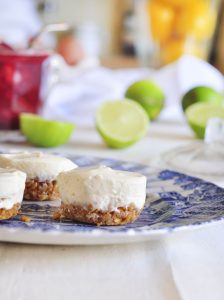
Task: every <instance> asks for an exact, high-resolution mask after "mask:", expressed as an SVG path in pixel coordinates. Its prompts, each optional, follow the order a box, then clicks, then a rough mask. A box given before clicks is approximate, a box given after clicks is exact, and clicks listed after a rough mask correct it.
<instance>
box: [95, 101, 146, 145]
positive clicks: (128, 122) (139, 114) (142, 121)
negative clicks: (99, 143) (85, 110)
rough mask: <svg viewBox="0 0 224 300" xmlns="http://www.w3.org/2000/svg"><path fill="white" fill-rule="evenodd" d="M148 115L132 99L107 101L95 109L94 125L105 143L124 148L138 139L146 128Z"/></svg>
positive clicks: (144, 132)
mask: <svg viewBox="0 0 224 300" xmlns="http://www.w3.org/2000/svg"><path fill="white" fill-rule="evenodd" d="M148 124H149V120H148V116H147V114H146V113H145V111H144V109H143V108H142V107H141V106H140V105H139V104H138V103H135V102H134V101H131V100H125V101H124V100H121V101H108V102H106V103H104V104H103V105H101V107H100V108H99V109H98V111H97V117H96V126H97V129H98V131H99V133H100V134H101V136H102V137H103V139H104V141H105V142H106V144H107V145H108V146H110V147H113V148H125V147H128V146H130V145H132V144H134V143H136V142H137V141H138V140H140V139H141V138H142V137H143V136H144V135H145V134H146V132H147V130H148Z"/></svg>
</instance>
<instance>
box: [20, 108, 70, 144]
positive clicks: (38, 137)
mask: <svg viewBox="0 0 224 300" xmlns="http://www.w3.org/2000/svg"><path fill="white" fill-rule="evenodd" d="M74 128H75V125H74V124H72V123H67V122H60V121H54V120H47V119H44V118H42V117H39V116H37V115H34V114H27V113H22V114H20V130H21V132H22V133H23V134H24V135H25V136H26V138H27V140H28V141H29V142H30V143H32V144H33V145H35V146H38V147H57V146H60V145H63V144H64V143H65V142H67V140H68V139H69V137H70V136H71V134H72V132H73V130H74Z"/></svg>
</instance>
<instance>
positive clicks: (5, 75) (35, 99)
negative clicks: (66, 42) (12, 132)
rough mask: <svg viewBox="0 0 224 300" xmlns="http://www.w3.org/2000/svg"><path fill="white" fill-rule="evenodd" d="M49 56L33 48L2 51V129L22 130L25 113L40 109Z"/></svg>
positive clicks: (0, 81)
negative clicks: (20, 124) (20, 123)
mask: <svg viewBox="0 0 224 300" xmlns="http://www.w3.org/2000/svg"><path fill="white" fill-rule="evenodd" d="M48 57H49V54H47V53H37V52H33V51H32V52H30V51H23V52H14V51H0V129H18V127H19V121H18V116H19V114H20V113H21V112H29V113H38V112H40V110H41V108H42V104H43V97H44V95H43V90H44V84H45V82H44V81H45V80H44V79H45V78H46V76H45V74H44V73H45V72H46V71H47V70H46V60H47V58H48Z"/></svg>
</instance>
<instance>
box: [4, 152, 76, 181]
mask: <svg viewBox="0 0 224 300" xmlns="http://www.w3.org/2000/svg"><path fill="white" fill-rule="evenodd" d="M0 167H3V168H15V169H18V170H20V171H22V172H25V173H26V174H27V180H29V179H34V178H38V179H39V181H45V180H54V179H56V177H57V175H58V174H59V173H60V172H63V171H69V170H72V169H74V168H76V167H77V165H76V164H74V163H73V162H72V161H71V160H69V159H67V158H65V157H60V156H57V155H52V154H47V153H42V152H33V153H32V152H30V153H29V152H23V153H13V154H11V153H10V154H0Z"/></svg>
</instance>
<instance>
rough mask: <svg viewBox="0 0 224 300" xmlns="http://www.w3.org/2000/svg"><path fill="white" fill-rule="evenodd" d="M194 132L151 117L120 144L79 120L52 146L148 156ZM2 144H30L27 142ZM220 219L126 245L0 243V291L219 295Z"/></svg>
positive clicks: (192, 299) (222, 266)
mask: <svg viewBox="0 0 224 300" xmlns="http://www.w3.org/2000/svg"><path fill="white" fill-rule="evenodd" d="M192 139H193V135H192V133H191V131H190V129H189V128H188V126H187V125H186V124H185V122H184V120H181V119H175V118H173V119H169V120H168V119H166V118H163V120H160V121H157V122H154V123H152V124H151V127H150V130H149V133H148V135H147V136H146V137H145V138H144V139H143V140H142V141H140V142H139V143H138V144H136V145H135V146H133V147H131V148H128V149H124V150H112V149H108V148H106V147H105V145H104V144H103V142H102V140H101V138H100V137H99V135H98V134H97V132H96V130H95V128H94V127H83V128H82V127H79V128H78V129H77V130H76V132H75V133H74V136H73V139H72V141H71V142H70V143H69V144H67V145H66V146H63V147H61V148H60V149H57V151H62V152H67V153H74V154H83V155H96V156H103V157H112V158H119V159H124V160H132V161H137V162H141V163H146V164H150V162H153V161H154V159H155V158H156V157H157V156H158V154H159V153H162V152H164V151H166V150H168V149H171V148H173V147H174V146H177V145H183V144H186V143H189V142H191V141H192ZM1 147H10V148H16V149H27V147H28V148H29V146H28V145H26V144H17V145H16V144H12V143H8V144H1ZM223 231H224V223H223V222H220V223H218V224H216V225H212V226H210V227H206V228H202V229H200V230H195V231H184V232H183V233H177V234H168V235H167V236H166V237H165V238H163V239H161V240H156V241H148V242H142V243H136V244H129V245H112V246H78V247H77V246H76V247H66V246H63V247H62V246H38V245H16V244H4V243H1V244H0V291H1V296H0V299H4V300H8V299H18V300H26V299H27V300H28V299H29V300H30V299H32V300H40V299H54V300H57V299H58V300H59V299H60V300H61V299H77V300H86V299H91V300H95V299H96V300H101V299H107V300H110V299H111V300H114V299H117V300H121V299H122V300H123V299H129V300H132V299H133V300H136V299H141V300H142V299H150V300H223V299H224V284H223V280H224V238H223Z"/></svg>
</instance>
